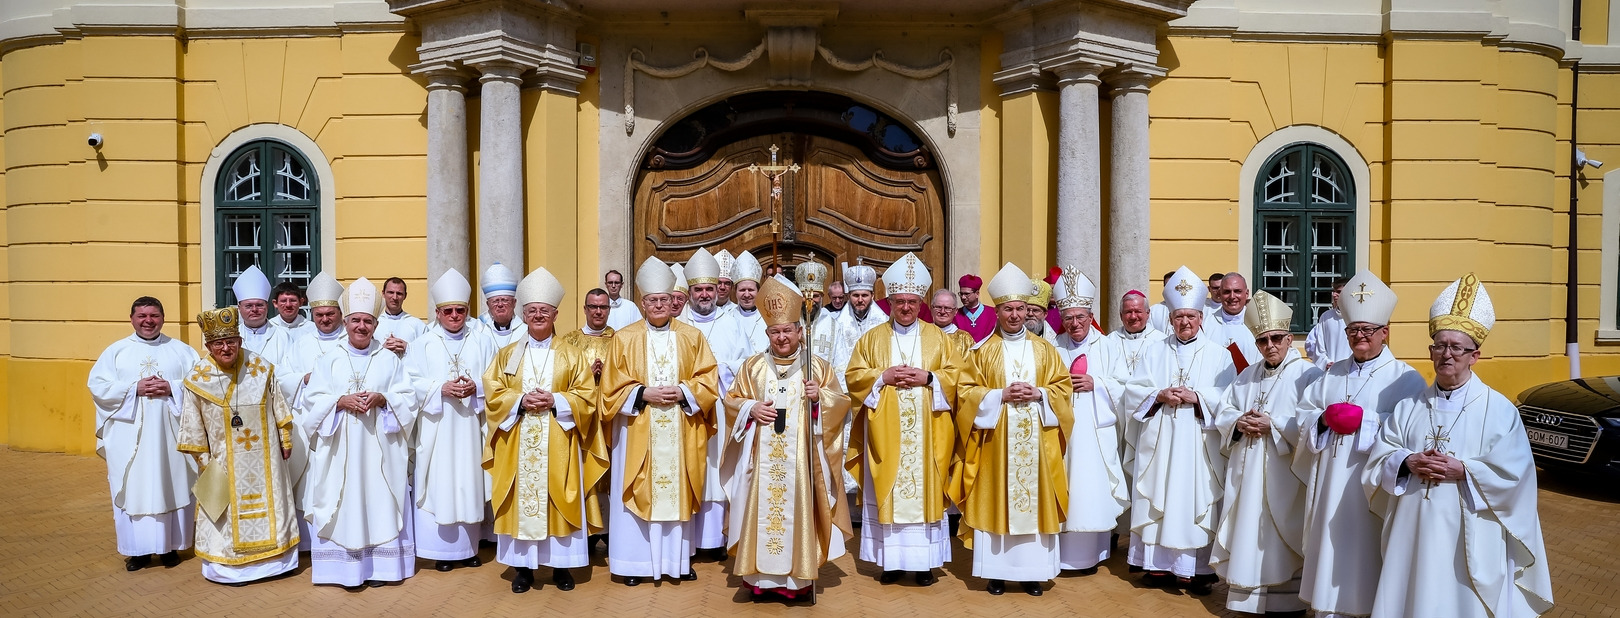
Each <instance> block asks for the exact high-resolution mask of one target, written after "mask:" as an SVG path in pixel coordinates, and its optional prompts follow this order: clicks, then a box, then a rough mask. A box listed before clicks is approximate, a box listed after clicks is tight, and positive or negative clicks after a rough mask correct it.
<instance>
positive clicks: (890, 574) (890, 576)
mask: <svg viewBox="0 0 1620 618" xmlns="http://www.w3.org/2000/svg"><path fill="white" fill-rule="evenodd" d="M130 570H132V571H133V570H134V569H130ZM900 575H902V573H901V572H900V571H884V572H883V574H882V575H879V576H878V583H880V584H892V583H895V582H897V581H900Z"/></svg>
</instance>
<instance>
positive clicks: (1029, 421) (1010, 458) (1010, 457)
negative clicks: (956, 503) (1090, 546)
mask: <svg viewBox="0 0 1620 618" xmlns="http://www.w3.org/2000/svg"><path fill="white" fill-rule="evenodd" d="M1001 360H1002V366H1003V370H1004V372H1005V375H1006V380H1007V381H1006V383H1007V384H1012V383H1014V382H1023V383H1026V384H1035V383H1036V380H1035V352H1034V346H1032V345H1031V344H1030V342H1029V338H1028V336H1026V337H1025V338H1024V339H1023V340H1020V341H1007V340H1005V339H1003V340H1002V342H1001ZM1002 409H1003V410H1005V411H1006V416H1005V417H1004V418H1003V419H1002V421H1001V422H1002V425H1001V429H1002V431H1001V434H1002V435H1003V436H1004V437H1005V439H1006V441H1007V444H1006V453H1007V533H1008V534H1013V535H1017V534H1035V533H1038V532H1040V502H1039V497H1040V482H1041V481H1040V477H1041V474H1040V470H1041V453H1040V451H1041V407H1040V406H1039V405H1038V404H1033V403H1020V404H1008V405H1003V406H1002Z"/></svg>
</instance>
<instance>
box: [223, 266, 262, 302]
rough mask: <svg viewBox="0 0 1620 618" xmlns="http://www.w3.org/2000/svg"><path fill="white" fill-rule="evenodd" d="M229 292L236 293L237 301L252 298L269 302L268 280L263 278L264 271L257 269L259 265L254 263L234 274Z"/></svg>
mask: <svg viewBox="0 0 1620 618" xmlns="http://www.w3.org/2000/svg"><path fill="white" fill-rule="evenodd" d="M231 293H232V294H235V295H236V302H238V303H240V302H242V301H244V300H253V299H257V300H262V301H265V302H269V301H270V280H269V279H266V278H265V276H264V271H262V270H259V265H258V264H254V265H252V266H249V267H247V270H244V271H242V274H240V275H237V276H236V282H235V283H232V284H231Z"/></svg>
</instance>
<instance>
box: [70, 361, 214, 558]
mask: <svg viewBox="0 0 1620 618" xmlns="http://www.w3.org/2000/svg"><path fill="white" fill-rule="evenodd" d="M197 359H198V356H197V352H196V351H195V350H192V349H191V347H189V346H187V345H186V344H184V343H181V342H179V341H177V340H175V339H171V338H170V337H168V336H167V335H163V334H161V333H160V334H158V336H157V337H156V338H154V339H151V340H146V339H142V338H141V337H140V336H139V335H135V334H130V336H128V337H125V338H123V339H120V340H118V341H116V342H114V343H113V344H112V345H110V346H108V347H107V349H106V350H104V351H102V353H101V356H99V357H97V358H96V363H95V365H92V366H91V367H90V379H89V382H88V386H89V389H90V397H91V399H92V401H93V402H94V403H95V406H96V454H97V455H100V456H101V458H102V459H105V460H106V461H107V483H108V485H109V487H110V488H111V490H112V507H113V528H114V531H115V532H116V533H117V541H118V553H120V554H123V555H125V556H145V555H149V554H162V553H166V552H170V551H175V550H180V549H185V548H187V547H191V539H192V534H193V533H194V529H193V525H192V499H191V485H192V483H194V482H195V481H196V479H197V468H196V464H195V463H194V462H193V461H191V458H190V457H187V456H185V455H183V454H181V453H180V451H178V450H175V448H176V447H177V446H178V445H179V444H180V443H179V430H180V428H179V424H180V418H179V417H180V399H179V397H180V394H181V393H182V392H183V391H184V390H185V386H184V385H183V384H182V382H183V381H184V380H185V377H186V372H187V371H189V370H190V369H191V366H192V365H193V364H195V363H196V362H197ZM151 376H160V377H162V378H163V380H164V381H166V382H168V383H169V396H168V397H141V396H137V395H136V394H135V383H137V382H140V381H141V380H143V379H145V378H147V377H151Z"/></svg>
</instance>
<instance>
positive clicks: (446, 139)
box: [427, 69, 479, 284]
mask: <svg viewBox="0 0 1620 618" xmlns="http://www.w3.org/2000/svg"><path fill="white" fill-rule="evenodd" d="M466 78H467V76H466V75H465V74H463V73H461V72H460V71H456V70H453V69H439V70H434V71H432V72H429V73H428V101H427V123H428V143H427V223H428V225H427V260H428V271H427V275H428V279H427V280H428V283H429V284H431V283H432V282H434V281H437V280H438V279H439V275H442V274H444V272H445V271H447V270H450V269H452V268H454V269H456V271H458V272H460V273H461V274H462V275H465V276H466V277H467V280H468V281H473V282H477V281H478V275H479V273H477V272H473V271H472V269H471V266H470V265H469V262H470V257H471V255H472V247H470V246H468V239H469V238H470V236H471V234H470V232H471V230H470V229H469V228H470V227H471V222H470V221H469V220H468V219H469V218H470V217H469V214H470V213H469V212H468V211H467V88H466V86H464V85H463V84H464V83H465V82H466Z"/></svg>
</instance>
